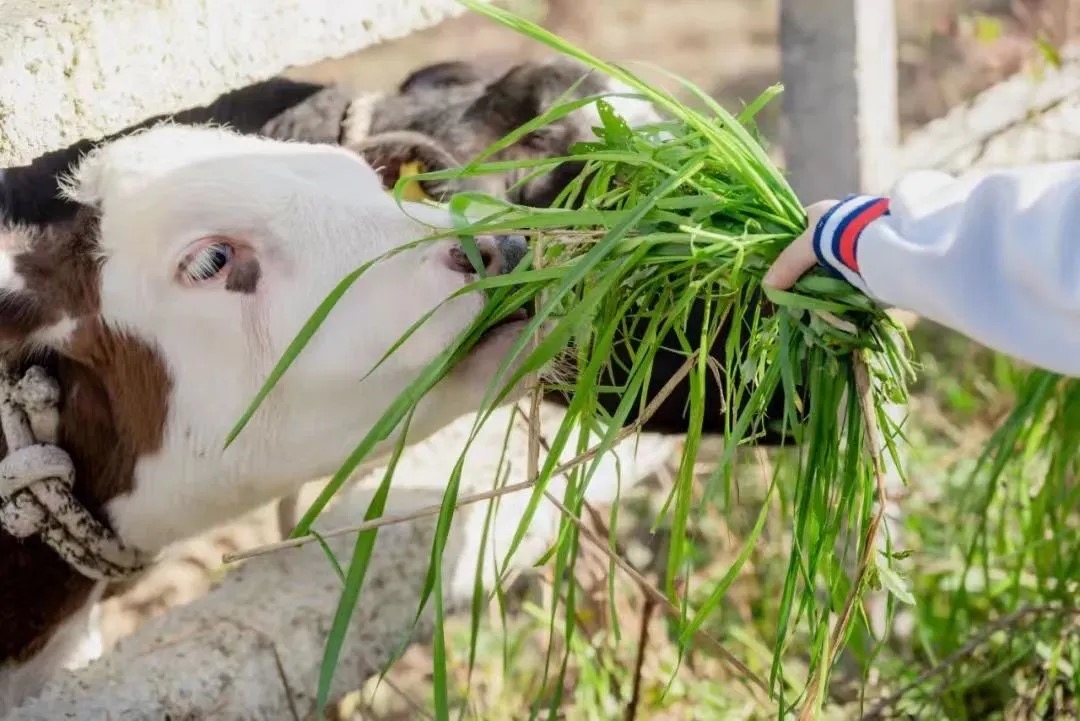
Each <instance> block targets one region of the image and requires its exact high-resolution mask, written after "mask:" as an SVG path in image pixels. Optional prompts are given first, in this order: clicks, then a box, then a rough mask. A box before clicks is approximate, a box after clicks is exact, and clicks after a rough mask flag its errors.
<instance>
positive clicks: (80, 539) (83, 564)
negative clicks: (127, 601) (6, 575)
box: [0, 363, 145, 581]
mask: <svg viewBox="0 0 1080 721" xmlns="http://www.w3.org/2000/svg"><path fill="white" fill-rule="evenodd" d="M59 403H60V386H59V384H57V383H56V381H55V380H53V379H52V378H50V377H49V375H48V374H47V373H46V372H45V371H44V369H42V368H40V367H38V366H34V367H32V368H30V369H29V370H27V371H26V373H25V374H24V375H23V377H22V378H21V379H19V381H18V382H15V380H14V378H13V377H12V375H11V373H10V371H9V369H8V368H7V366H6V365H4V364H2V363H0V428H2V430H3V433H4V437H5V440H6V441H7V446H8V455H7V457H5V458H4V459H3V460H0V529H3V530H4V531H6V532H7V533H9V534H11V535H12V536H15V537H16V538H20V539H25V538H30V537H32V536H39V537H40V538H41V540H43V541H44V542H45V543H47V544H48V545H49V546H50V547H52V549H53V550H55V551H56V552H57V553H58V554H60V556H61V557H63V558H64V560H66V561H67V562H68V564H70V565H71V566H72V567H73V568H74V569H75V570H77V571H78V572H79V573H81V574H83V575H84V576H86V577H88V578H90V579H92V580H95V581H103V580H121V579H125V578H129V577H131V576H133V575H135V574H137V573H139V572H140V571H141V570H142V569H143V568H144V567H145V561H144V559H143V558H142V554H140V553H139V552H138V551H137V550H135V549H132V548H128V547H126V546H124V544H123V543H122V542H121V541H120V539H119V538H117V537H116V535H115V534H113V532H112V531H111V530H110V529H109V528H107V527H106V526H104V525H103V524H102V523H100V522H99V521H98V520H97V519H96V518H94V516H93V515H91V514H90V512H89V511H87V510H86V508H84V507H83V505H82V503H80V502H79V500H78V499H77V498H76V497H75V495H74V493H73V488H74V486H75V464H74V463H73V462H72V460H71V457H70V456H69V455H68V454H67V453H66V452H65V451H64V449H62V448H60V447H59V446H57V445H54V443H55V441H56V440H57V434H58V431H59V425H60V413H59Z"/></svg>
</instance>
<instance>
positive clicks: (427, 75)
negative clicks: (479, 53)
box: [261, 57, 791, 445]
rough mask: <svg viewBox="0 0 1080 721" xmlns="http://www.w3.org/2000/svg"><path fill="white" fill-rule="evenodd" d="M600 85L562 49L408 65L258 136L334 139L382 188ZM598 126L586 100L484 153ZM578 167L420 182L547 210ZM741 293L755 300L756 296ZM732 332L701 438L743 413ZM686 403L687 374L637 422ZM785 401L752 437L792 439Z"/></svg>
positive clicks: (619, 353)
mask: <svg viewBox="0 0 1080 721" xmlns="http://www.w3.org/2000/svg"><path fill="white" fill-rule="evenodd" d="M610 93H622V94H632V91H631V90H630V88H628V87H625V86H623V85H621V84H620V83H616V82H614V81H613V80H611V79H610V78H608V77H606V76H603V75H599V74H597V73H591V74H590V73H589V71H588V69H587V68H586V67H585V66H583V65H581V64H580V63H577V62H575V61H571V60H568V59H566V58H563V57H556V58H554V59H551V60H547V61H544V62H526V63H521V64H519V65H516V66H514V67H512V68H510V69H509V70H508V71H506V72H505V73H502V74H496V73H495V72H493V71H488V70H485V69H484V68H481V67H479V66H477V65H475V64H472V63H466V62H461V61H451V62H443V63H437V64H435V65H430V66H426V67H423V68H420V69H418V70H416V71H415V72H413V73H412V74H411V75H409V76H408V77H407V78H406V79H405V80H404V81H403V82H402V83H401V84H400V86H399V88H398V91H397V93H395V94H389V95H377V94H370V95H365V96H360V97H358V98H350V97H349V94H348V93H345V92H343V91H342V90H340V89H338V88H334V87H331V88H327V89H325V90H323V91H320V92H319V93H316V94H314V95H312V96H310V97H309V98H307V99H305V100H304V101H302V102H300V103H298V104H297V105H295V106H293V107H292V108H290V109H289V110H287V111H285V112H284V113H282V114H281V115H279V116H278V117H276V118H274V119H273V120H271V121H270V122H268V123H267V124H266V125H264V126H263V128H262V130H261V132H262V133H264V134H267V135H270V136H274V137H280V138H297V139H302V140H309V141H312V142H331V143H339V144H342V145H344V146H345V147H347V148H349V149H351V150H353V151H355V152H357V153H359V154H361V155H363V156H364V157H365V158H366V159H367V160H368V162H369V163H370V164H371V165H372V166H373V167H375V168H376V169H378V170H379V173H380V177H382V179H383V182H384V184H385V185H386V186H387V187H388V188H391V187H393V186H394V184H395V183H396V182H397V181H398V179H399V177H400V175H401V171H402V168H404V167H405V166H406V165H407V164H409V163H419V165H420V166H422V167H423V168H424V169H426V170H444V169H450V168H454V167H458V166H461V165H464V164H465V163H467V162H469V161H470V160H472V159H473V158H475V157H476V156H477V155H478V154H480V153H482V152H483V151H485V150H486V149H487V148H488V147H489V146H491V145H492V144H493V143H495V142H496V141H498V140H501V139H502V138H504V137H505V136H506V135H507V134H509V133H510V132H511V131H513V130H515V129H517V128H519V127H521V126H522V125H524V124H525V123H527V122H529V121H531V120H534V119H535V118H537V117H538V116H540V115H541V114H543V113H544V112H546V111H547V110H549V109H550V108H551V107H552V106H553V105H554V104H556V102H558V101H560V99H562V101H565V100H568V99H583V98H586V97H590V96H595V95H606V94H610ZM608 100H609V102H610V103H611V104H612V105H613V106H614V107H615V109H616V111H617V112H618V113H619V114H620V115H621V116H622V117H623V118H624V119H625V120H626V121H627V122H628V123H629V124H630V125H632V126H643V125H649V124H653V123H656V122H658V121H660V120H661V117H660V116H659V114H658V113H657V112H656V110H655V108H654V107H653V106H652V105H651V104H650V103H647V102H645V101H644V100H640V99H637V98H631V97H624V96H621V95H609V97H608ZM598 124H599V117H598V114H597V111H596V106H595V104H588V105H586V106H584V107H582V108H580V109H578V110H576V111H574V112H572V113H570V114H568V115H567V116H565V117H563V118H560V119H559V120H557V121H554V122H553V123H551V124H549V125H547V126H545V127H543V128H540V129H538V130H535V131H533V132H532V133H529V134H528V135H526V136H525V137H523V138H521V139H520V140H519V141H517V142H516V143H513V144H511V145H509V146H508V147H506V148H503V149H502V150H500V151H499V152H497V153H495V154H493V155H492V156H491V158H490V160H491V161H499V160H522V159H543V158H558V157H564V156H566V155H568V154H569V153H570V150H571V148H572V146H573V145H574V144H575V143H579V142H584V141H589V140H595V134H594V132H593V128H594V127H595V126H597V125H598ZM582 170H583V166H582V164H581V163H580V162H573V161H567V162H564V163H561V164H559V165H558V166H557V167H556V168H555V169H554V170H553V171H551V172H549V173H547V174H544V175H542V176H540V177H526V176H527V175H528V174H529V173H531V172H532V171H531V170H514V171H506V172H502V173H492V174H488V175H484V176H481V177H470V178H461V179H454V180H448V181H422V190H423V192H424V193H425V194H426V195H428V196H431V197H433V198H436V199H445V198H446V197H448V196H449V195H450V194H452V193H454V192H460V191H463V190H481V191H484V192H486V193H489V194H492V195H495V196H501V197H506V198H508V199H510V200H512V201H514V202H516V203H520V204H522V205H527V206H532V207H546V206H549V205H551V204H552V203H553V202H554V201H555V200H556V198H558V196H559V195H560V194H561V193H562V192H563V191H564V190H565V189H566V187H567V185H568V184H569V183H570V182H571V181H573V180H574V179H575V178H576V177H577V176H578V175H580V173H581V172H582ZM751 300H752V302H761V301H762V297H761V296H757V297H755V298H752V299H751ZM705 311H706V306H705V303H704V302H702V303H696V304H694V305H692V306H691V308H690V310H689V313H688V316H687V325H688V326H689V327H690V328H695V327H696V328H700V327H701V326H702V325H703V324H704V323H705V318H706V315H705ZM748 322H749V321H747V323H748ZM647 323H648V320H647V319H641V320H639V321H637V322H631V323H628V324H626V325H624V326H623V329H622V330H623V331H624V332H623V333H622V335H620V336H619V337H618V338H617V342H616V343H615V345H614V348H613V358H614V362H613V363H612V364H611V367H610V368H609V369H608V371H607V373H608V378H607V379H606V381H605V383H604V385H605V386H606V387H609V388H612V389H613V390H611V391H609V392H605V393H602V394H601V396H600V402H601V405H602V406H603V407H604V408H605V409H606V410H608V411H609V412H614V411H615V409H616V407H617V406H618V405H619V403H620V402H621V401H622V393H620V392H619V390H618V389H619V388H620V387H621V386H623V385H625V384H626V382H627V380H628V373H627V369H628V368H629V367H630V365H631V363H632V361H633V357H634V355H635V351H634V346H635V345H636V343H637V342H638V338H639V337H641V336H642V335H643V334H645V333H646V332H647V327H646V326H647ZM733 331H734V327H733V326H732V324H731V323H730V322H725V323H723V324H722V325H721V327H720V329H719V332H718V334H717V337H716V340H715V342H714V344H713V346H712V349H711V356H712V358H713V360H714V361H715V364H713V365H714V366H715V367H716V368H717V369H718V370H717V373H716V374H713V373H709V374H708V375H707V378H706V381H705V383H704V387H705V396H706V398H705V408H706V414H705V418H704V422H703V430H704V432H705V433H707V434H723V433H725V432H726V431H727V430H728V427H729V425H730V424H732V423H733V418H732V416H733V414H737V413H738V412H739V411H741V410H742V406H732V407H728V404H727V401H726V399H725V393H724V386H725V385H726V384H735V385H736V386H737V385H739V384H742V383H743V382H744V380H743V378H742V377H741V372H740V371H741V369H735V370H734V372H733V373H732V374H731V376H730V377H725V376H724V373H723V371H722V370H720V369H722V368H723V366H724V360H725V349H726V346H727V343H728V341H729V338H730V336H731V334H732V332H733ZM748 333H749V325H747V326H746V327H744V329H743V331H742V334H743V337H744V338H746V337H747V335H748ZM745 342H746V341H744V343H745ZM678 347H679V338H678V335H677V334H676V333H675V332H674V331H673V332H671V333H669V335H668V336H667V337H665V338H664V340H663V343H662V347H661V348H660V350H659V351H658V352H657V354H656V358H655V360H654V363H653V369H652V375H651V377H650V379H649V386H648V389H647V391H646V393H647V395H648V397H649V398H653V397H655V396H656V395H657V394H659V393H660V391H661V390H662V389H663V388H664V386H665V385H667V384H668V382H669V381H670V380H671V378H672V377H673V376H674V375H675V374H676V373H678V372H679V371H680V369H681V368H682V366H683V365H684V364H685V362H686V356H685V355H684V354H683V353H682V352H681V351H677V350H674V349H676V348H678ZM745 396H746V397H748V396H749V394H745ZM548 398H549V400H552V401H554V402H556V403H560V404H565V403H566V402H567V398H566V396H565V395H564V394H563V393H561V392H555V391H552V392H550V393H549V394H548ZM689 399H690V382H689V380H683V381H682V382H680V383H678V384H677V385H676V386H675V388H674V389H673V391H672V392H671V393H670V395H669V396H668V397H667V398H666V399H665V400H664V402H663V403H661V404H660V405H659V407H658V408H657V409H656V412H655V413H654V414H653V415H652V416H651V417H650V418H648V419H647V420H646V421H645V422H644V424H643V428H644V430H646V431H651V432H658V433H670V434H682V433H685V432H686V430H687V427H688V424H689ZM742 402H743V403H745V401H742ZM784 403H785V398H784V395H783V394H782V393H777V394H775V395H774V397H773V398H771V399H770V400H769V403H768V407H767V409H766V416H767V418H769V419H770V424H769V425H768V426H767V427H765V428H762V429H757V430H758V432H759V433H758V435H757V437H756V438H755V442H756V443H758V444H761V445H776V444H779V443H783V442H789V441H790V440H791V439H790V436H789V435H788V434H786V433H784V432H782V430H781V429H780V428H779V427H778V424H776V423H775V422H773V419H776V420H778V419H780V418H782V416H783V408H784ZM637 411H638V409H637V408H636V407H635V409H634V410H633V411H632V413H631V415H630V417H629V418H628V422H633V421H636V420H638V417H637Z"/></svg>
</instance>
